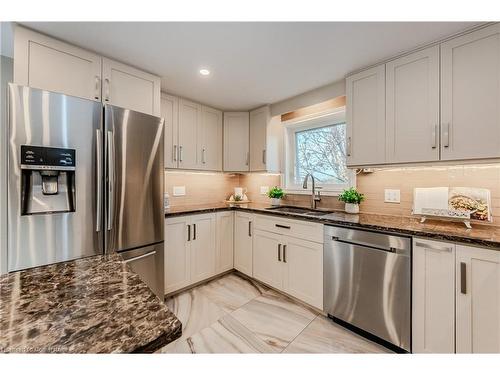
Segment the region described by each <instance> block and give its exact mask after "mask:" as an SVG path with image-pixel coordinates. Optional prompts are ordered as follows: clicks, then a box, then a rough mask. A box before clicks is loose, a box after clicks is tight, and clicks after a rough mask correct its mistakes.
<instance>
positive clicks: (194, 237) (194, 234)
mask: <svg viewBox="0 0 500 375" xmlns="http://www.w3.org/2000/svg"><path fill="white" fill-rule="evenodd" d="M194 240H196V224H193V241H194Z"/></svg>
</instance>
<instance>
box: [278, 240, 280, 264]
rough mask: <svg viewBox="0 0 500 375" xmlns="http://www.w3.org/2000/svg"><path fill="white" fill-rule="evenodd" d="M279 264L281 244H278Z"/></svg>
mask: <svg viewBox="0 0 500 375" xmlns="http://www.w3.org/2000/svg"><path fill="white" fill-rule="evenodd" d="M278 262H281V244H280V243H279V244H278Z"/></svg>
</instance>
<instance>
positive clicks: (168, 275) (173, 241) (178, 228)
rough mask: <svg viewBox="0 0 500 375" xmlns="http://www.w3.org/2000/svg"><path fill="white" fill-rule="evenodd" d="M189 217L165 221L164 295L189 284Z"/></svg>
mask: <svg viewBox="0 0 500 375" xmlns="http://www.w3.org/2000/svg"><path fill="white" fill-rule="evenodd" d="M190 221H191V218H190V217H189V216H181V217H173V218H168V219H166V220H165V256H164V262H165V267H164V270H165V278H164V279H165V294H167V293H170V292H173V291H175V290H178V289H181V288H184V287H186V286H188V285H189V284H190V283H191V251H190V250H191V242H189V241H188V237H187V235H188V225H189V223H190Z"/></svg>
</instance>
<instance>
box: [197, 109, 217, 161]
mask: <svg viewBox="0 0 500 375" xmlns="http://www.w3.org/2000/svg"><path fill="white" fill-rule="evenodd" d="M199 134H200V139H201V142H200V146H199V147H200V149H199V152H200V160H199V164H200V169H203V170H210V171H221V170H222V111H219V110H218V109H214V108H210V107H206V106H202V107H201V122H200V129H199Z"/></svg>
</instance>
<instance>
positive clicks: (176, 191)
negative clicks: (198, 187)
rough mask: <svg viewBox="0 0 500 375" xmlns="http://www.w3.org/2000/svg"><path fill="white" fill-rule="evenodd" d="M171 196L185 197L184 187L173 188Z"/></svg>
mask: <svg viewBox="0 0 500 375" xmlns="http://www.w3.org/2000/svg"><path fill="white" fill-rule="evenodd" d="M173 190H174V191H173V196H174V197H179V196H181V195H186V187H185V186H174V189H173Z"/></svg>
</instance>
